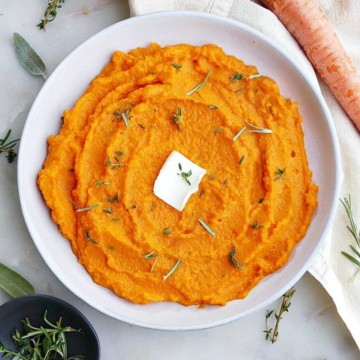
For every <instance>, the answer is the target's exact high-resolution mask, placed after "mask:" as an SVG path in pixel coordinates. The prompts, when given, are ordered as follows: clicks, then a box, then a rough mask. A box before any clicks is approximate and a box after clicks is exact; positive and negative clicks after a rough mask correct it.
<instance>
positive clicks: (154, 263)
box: [150, 255, 159, 273]
mask: <svg viewBox="0 0 360 360" xmlns="http://www.w3.org/2000/svg"><path fill="white" fill-rule="evenodd" d="M158 258H159V255H156V258H155V260H154V262H153V264H152V266H151V269H150V272H151V273H152V272H154V269H155V265H156V262H157V261H158Z"/></svg>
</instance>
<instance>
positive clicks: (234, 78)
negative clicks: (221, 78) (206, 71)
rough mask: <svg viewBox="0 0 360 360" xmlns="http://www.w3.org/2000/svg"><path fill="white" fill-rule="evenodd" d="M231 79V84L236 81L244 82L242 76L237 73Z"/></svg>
mask: <svg viewBox="0 0 360 360" xmlns="http://www.w3.org/2000/svg"><path fill="white" fill-rule="evenodd" d="M230 79H231V83H234V82H235V81H238V80H242V79H243V76H242V74H239V73H235V74H234V75H232V76H231V78H230Z"/></svg>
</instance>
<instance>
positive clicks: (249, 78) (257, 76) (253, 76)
mask: <svg viewBox="0 0 360 360" xmlns="http://www.w3.org/2000/svg"><path fill="white" fill-rule="evenodd" d="M261 76H263V75H262V74H260V73H257V74H254V75H250V76H248V77H247V79H246V80H251V79H255V78H259V77H261Z"/></svg>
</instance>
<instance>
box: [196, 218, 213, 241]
mask: <svg viewBox="0 0 360 360" xmlns="http://www.w3.org/2000/svg"><path fill="white" fill-rule="evenodd" d="M198 220H199V223H200V224H201V226H202V227H203V228H204V229H205V230H206V231H207V232H208V233H209V234H210V235H211V236H212V237H215V232H214V231H213V230H212V229H211V228H210V226H209V225H207V224H206V223H205V222H204V221H203V220H201V219H198Z"/></svg>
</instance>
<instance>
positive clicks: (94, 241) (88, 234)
mask: <svg viewBox="0 0 360 360" xmlns="http://www.w3.org/2000/svg"><path fill="white" fill-rule="evenodd" d="M85 237H86V238H87V239H88V240H89V241H90V242H92V243H93V244H97V243H98V242H97V241H96V240H94V239H93V238H92V237H91V235H90V231H89V230H86V231H85Z"/></svg>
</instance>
